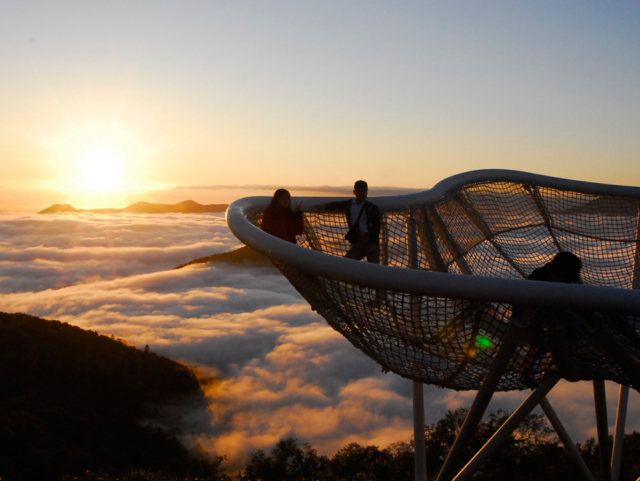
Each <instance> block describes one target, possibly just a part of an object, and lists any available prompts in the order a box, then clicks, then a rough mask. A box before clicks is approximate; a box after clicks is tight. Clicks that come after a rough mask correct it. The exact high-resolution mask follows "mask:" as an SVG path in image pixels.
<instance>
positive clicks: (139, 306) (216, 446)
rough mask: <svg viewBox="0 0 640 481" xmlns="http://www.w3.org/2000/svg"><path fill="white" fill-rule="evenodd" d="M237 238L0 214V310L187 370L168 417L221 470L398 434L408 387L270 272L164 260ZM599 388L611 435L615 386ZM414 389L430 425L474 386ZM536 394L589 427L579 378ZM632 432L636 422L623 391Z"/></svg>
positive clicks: (192, 225)
mask: <svg viewBox="0 0 640 481" xmlns="http://www.w3.org/2000/svg"><path fill="white" fill-rule="evenodd" d="M239 246H240V243H239V242H238V241H237V240H236V239H235V237H234V236H233V235H232V234H231V232H230V231H229V229H228V228H227V227H226V224H225V221H224V215H223V214H199V215H196V214H193V215H172V214H167V215H143V214H118V215H116V214H112V215H108V214H104V215H101V214H91V213H86V214H56V215H35V214H22V213H0V306H2V310H3V311H6V312H24V313H27V314H31V315H35V316H39V317H43V318H46V319H56V320H60V321H63V322H68V323H70V324H72V325H76V326H79V327H81V328H83V329H91V330H93V331H96V332H98V333H100V334H104V335H107V336H115V337H116V338H119V339H123V340H125V341H126V342H127V343H129V344H131V345H135V346H136V347H138V348H140V349H143V348H144V346H145V345H149V347H150V349H151V350H152V351H154V352H156V353H159V354H162V355H165V356H168V357H170V358H172V359H176V360H180V361H181V362H184V363H186V364H188V365H191V366H194V368H195V369H197V372H198V375H199V376H200V378H201V380H202V386H203V389H204V390H205V392H206V395H207V399H208V406H207V407H206V408H203V407H202V406H199V407H198V408H195V407H191V408H189V409H187V410H185V411H181V412H179V413H177V415H176V416H174V417H173V418H172V419H173V421H174V422H178V424H177V426H178V427H179V428H180V429H181V430H182V432H183V433H184V436H183V441H184V442H185V443H186V444H187V445H189V446H196V444H198V443H199V444H200V445H201V446H202V447H203V448H205V449H206V450H208V451H209V452H210V453H212V454H217V455H226V456H227V458H228V460H227V461H226V463H225V467H226V468H228V469H229V470H232V471H233V470H236V469H241V468H243V467H244V466H246V463H247V462H248V455H249V453H250V452H252V451H255V450H256V449H264V450H266V451H267V452H269V450H270V449H271V448H272V447H273V445H274V444H275V443H276V442H277V441H279V440H280V439H283V438H288V437H296V438H297V439H298V440H299V442H300V443H303V442H308V443H311V444H312V445H313V446H315V447H316V448H317V449H318V451H319V452H320V453H321V454H326V455H329V456H332V455H333V454H335V452H336V451H337V450H338V449H340V448H341V447H343V446H345V445H346V444H348V443H351V442H358V443H360V444H361V445H376V446H378V447H380V448H383V447H386V446H388V445H389V444H391V443H394V442H397V441H409V440H410V439H411V438H412V435H413V421H412V392H411V382H410V381H408V380H406V379H403V378H401V377H399V376H397V375H395V374H393V373H384V372H382V369H381V368H380V366H378V365H377V364H376V363H375V362H374V361H373V360H371V359H369V358H368V357H367V356H366V355H364V354H363V353H361V352H360V351H358V350H357V349H356V348H354V347H353V346H352V345H351V344H350V343H349V342H348V341H347V340H346V339H345V338H343V337H342V336H341V335H340V334H338V333H337V332H336V331H334V330H332V329H331V327H330V326H329V325H328V324H327V323H326V322H325V321H324V320H323V319H322V318H321V317H320V316H319V315H318V314H316V313H315V312H313V311H312V310H311V309H310V307H309V305H308V304H307V303H306V301H305V300H304V299H303V298H302V297H301V296H300V295H299V294H298V293H297V292H296V291H295V289H294V288H293V287H292V286H291V285H290V284H289V282H288V281H287V280H286V279H285V278H284V277H283V276H282V275H280V273H279V272H278V271H277V270H276V269H275V268H272V267H270V266H267V267H264V266H263V267H257V266H242V265H228V264H214V265H211V264H209V265H202V264H201V265H194V266H190V267H186V268H183V269H178V270H174V269H173V268H174V267H176V266H178V265H182V264H184V263H186V262H189V261H190V260H193V259H196V258H199V257H203V256H207V255H211V254H213V253H218V252H226V251H229V250H232V249H234V248H236V247H239ZM607 389H608V390H607V399H608V402H609V424H610V432H611V433H613V425H614V422H615V407H616V400H617V386H615V385H614V384H612V383H607ZM526 395H527V393H526V392H515V393H502V394H498V395H496V396H495V397H494V399H493V400H492V402H491V404H490V407H489V410H490V411H494V410H496V409H499V408H502V409H507V410H513V409H515V408H516V407H517V406H518V405H519V403H520V402H521V401H522V400H523V399H524V397H525V396H526ZM424 396H425V418H426V423H427V424H431V423H435V422H437V421H438V420H439V419H440V418H442V417H443V416H444V414H445V413H446V412H447V410H454V409H457V408H459V407H468V406H469V405H470V404H471V401H472V399H473V397H474V396H475V392H474V391H471V392H456V391H452V390H448V389H438V388H435V387H433V386H425V394H424ZM548 398H549V401H550V402H551V404H552V405H553V407H554V409H555V410H556V411H557V412H558V415H559V416H560V419H561V420H562V422H563V423H564V424H565V426H566V427H567V429H568V430H569V432H570V434H571V436H572V438H573V440H574V442H584V441H585V440H586V439H587V438H588V437H595V436H596V422H595V413H594V404H593V388H592V385H591V383H589V382H579V383H567V382H560V383H559V384H558V385H557V386H556V387H555V388H554V389H553V391H552V392H551V393H550V395H549V396H548ZM174 414H176V413H174ZM176 420H179V421H176ZM172 426H173V427H175V426H176V425H172ZM633 430H637V431H640V395H638V393H637V392H635V391H631V393H630V398H629V411H628V416H627V432H631V431H633Z"/></svg>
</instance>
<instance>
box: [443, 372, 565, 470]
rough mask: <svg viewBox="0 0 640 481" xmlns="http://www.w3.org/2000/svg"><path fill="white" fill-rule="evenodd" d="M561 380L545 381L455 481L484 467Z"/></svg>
mask: <svg viewBox="0 0 640 481" xmlns="http://www.w3.org/2000/svg"><path fill="white" fill-rule="evenodd" d="M559 380H560V376H553V377H549V378H548V379H545V380H544V381H543V382H542V383H540V386H538V387H537V388H536V390H535V391H533V392H532V393H531V394H529V397H527V399H525V400H524V402H523V403H522V404H520V406H519V407H518V409H516V410H515V411H514V412H513V414H512V415H511V416H509V419H507V420H506V421H505V423H504V424H503V425H502V426H500V429H498V430H497V431H496V432H495V434H494V435H493V436H491V439H489V441H487V442H486V444H485V445H484V446H483V447H482V449H481V450H480V451H478V453H477V454H476V455H475V456H474V457H473V459H472V460H471V461H469V462H468V463H467V465H466V466H465V467H464V468H463V469H462V471H460V473H459V474H458V475H457V476H456V477H455V478H454V481H467V480H469V479H471V478H472V477H473V475H474V474H475V472H476V471H477V470H478V469H480V467H482V465H483V464H484V463H485V462H486V461H487V459H489V457H490V456H491V455H493V454H494V453H495V452H496V451H497V450H498V449H500V447H501V446H502V445H503V444H504V442H505V441H506V440H507V439H509V436H511V434H513V432H514V431H515V430H516V429H517V427H518V426H519V425H520V424H521V423H522V421H524V419H525V418H526V417H527V416H528V415H529V414H530V413H531V411H533V409H534V408H535V407H536V406H537V405H538V403H539V402H540V400H541V399H544V397H545V396H546V395H547V394H548V393H549V391H551V389H552V388H553V387H554V386H555V385H556V383H557V382H558V381H559Z"/></svg>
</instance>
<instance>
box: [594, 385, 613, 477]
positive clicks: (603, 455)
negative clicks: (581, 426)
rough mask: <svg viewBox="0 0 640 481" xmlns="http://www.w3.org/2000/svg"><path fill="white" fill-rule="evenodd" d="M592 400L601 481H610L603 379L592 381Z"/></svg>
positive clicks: (605, 398) (607, 423) (607, 425)
mask: <svg viewBox="0 0 640 481" xmlns="http://www.w3.org/2000/svg"><path fill="white" fill-rule="evenodd" d="M593 398H594V401H595V405H596V424H597V426H598V445H599V447H600V470H601V472H602V475H601V479H602V481H611V461H610V460H611V458H610V455H609V422H608V421H607V395H606V393H605V389H604V380H603V379H594V380H593Z"/></svg>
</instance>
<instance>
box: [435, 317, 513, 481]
mask: <svg viewBox="0 0 640 481" xmlns="http://www.w3.org/2000/svg"><path fill="white" fill-rule="evenodd" d="M521 333H522V329H520V328H519V327H516V326H515V325H514V324H509V327H507V331H506V332H505V334H504V337H503V338H502V342H501V344H500V348H499V349H498V352H497V354H496V357H495V358H494V359H493V362H492V363H491V366H490V367H489V369H488V371H487V375H486V376H485V378H484V381H483V382H482V386H480V389H478V394H476V398H475V399H474V401H473V404H472V405H471V408H470V409H469V412H468V413H467V417H466V418H465V420H464V423H463V424H462V427H461V428H460V432H459V433H458V436H457V437H456V440H455V442H454V443H453V446H451V450H450V451H449V455H448V456H447V459H446V460H445V462H444V465H443V466H442V470H441V471H440V474H439V475H438V481H449V480H450V479H452V478H453V474H454V473H453V469H454V466H455V464H456V463H457V462H458V460H459V457H460V455H461V454H462V453H463V451H464V449H465V448H466V446H467V443H468V442H469V440H470V439H471V436H472V435H473V431H475V429H476V427H477V426H478V423H479V422H480V420H481V419H482V416H483V415H484V412H485V411H486V410H487V406H488V405H489V402H490V401H491V398H492V397H493V393H494V392H495V390H496V388H497V387H498V383H499V382H500V378H501V377H502V374H503V373H504V371H505V370H506V369H507V364H508V363H509V359H511V355H512V354H513V351H514V350H515V348H516V346H517V345H518V340H519V339H520V335H521Z"/></svg>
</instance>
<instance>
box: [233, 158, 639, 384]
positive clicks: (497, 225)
mask: <svg viewBox="0 0 640 481" xmlns="http://www.w3.org/2000/svg"><path fill="white" fill-rule="evenodd" d="M295 200H296V201H300V200H302V201H303V210H304V214H305V229H304V233H303V235H302V236H300V238H299V239H298V245H293V244H290V243H288V242H285V241H283V240H280V239H277V238H275V237H273V236H271V235H269V234H266V233H265V232H263V231H262V230H260V228H259V227H258V226H259V223H260V218H261V213H262V212H263V211H264V209H265V208H266V206H267V205H268V203H269V201H270V198H267V197H252V198H246V199H241V200H239V201H236V202H234V203H233V204H232V205H231V206H230V207H229V209H228V211H227V222H228V224H229V227H230V229H231V230H232V232H233V233H234V234H235V235H236V236H237V237H238V238H239V239H240V240H241V241H243V242H244V243H245V244H247V245H249V246H250V247H252V248H254V249H255V250H257V251H259V252H261V253H263V254H265V255H266V256H268V257H270V258H271V259H272V260H273V261H274V263H275V264H276V265H277V266H278V268H280V270H281V271H282V273H283V274H284V275H285V276H287V278H288V279H289V280H290V281H291V283H292V284H293V285H294V286H295V287H296V289H297V290H298V291H299V292H300V293H301V294H302V295H303V296H304V297H305V299H307V301H308V302H309V303H310V304H311V306H312V308H313V309H315V310H316V311H318V312H319V313H320V314H321V315H322V316H323V317H325V319H326V320H327V321H328V322H329V324H330V325H331V326H332V327H334V328H335V329H336V330H338V331H339V332H341V333H342V334H343V335H345V337H347V339H349V341H350V342H352V343H353V344H354V345H355V346H356V347H358V348H359V349H361V350H362V351H363V352H365V353H366V354H368V355H369V356H371V357H372V358H374V359H375V360H376V361H377V362H378V363H379V364H381V366H382V367H383V369H386V370H391V371H393V372H396V373H397V374H400V375H401V376H404V377H408V378H411V379H413V380H416V381H421V382H425V383H429V384H435V385H439V386H443V387H449V388H453V389H477V388H478V386H479V385H480V383H481V382H482V379H483V376H484V373H485V371H486V369H487V368H488V366H489V365H490V363H491V360H492V359H493V357H494V356H495V353H496V349H497V346H499V344H500V340H501V339H502V337H503V335H504V333H505V331H506V328H507V326H508V325H509V324H510V322H511V320H512V317H513V311H514V309H513V306H514V305H515V306H521V309H520V310H521V311H524V312H525V317H527V318H528V319H533V320H534V321H533V322H534V324H535V323H536V322H539V323H542V322H543V321H541V320H540V319H541V318H545V317H546V318H549V316H551V317H553V316H556V317H558V316H559V318H560V319H561V320H560V321H559V323H560V324H562V326H561V328H562V329H564V330H565V331H566V332H567V336H568V337H567V342H569V343H570V345H571V357H572V362H573V363H574V364H576V365H577V366H578V367H579V371H580V372H581V373H582V374H581V375H582V376H583V378H584V379H591V378H603V379H610V380H614V381H616V382H618V383H620V384H625V385H630V384H631V385H634V387H640V386H635V383H634V382H633V374H631V375H630V374H629V371H630V368H629V366H630V365H631V367H632V368H634V369H635V367H634V366H632V365H633V364H634V363H635V362H636V361H637V360H638V359H639V358H640V343H639V342H638V339H639V337H638V336H639V334H640V292H638V290H637V289H638V287H639V286H640V262H639V261H640V250H639V249H638V231H639V229H640V222H639V207H640V188H635V187H622V186H611V185H604V184H594V183H586V182H578V181H571V180H564V179H556V178H552V177H546V176H540V175H534V174H528V173H524V172H515V171H503V170H482V171H474V172H468V173H465V174H460V175H456V176H454V177H450V178H448V179H446V180H444V181H442V182H440V183H438V184H437V185H436V186H435V187H433V188H432V189H431V190H429V191H426V192H423V193H419V194H411V195H405V196H391V197H377V198H371V199H370V200H371V201H373V202H374V203H376V204H377V205H378V206H379V208H380V211H381V215H382V226H383V229H382V231H383V232H382V236H381V264H380V265H375V264H370V263H366V262H357V261H353V260H350V259H345V258H343V257H342V256H343V255H344V253H345V252H346V250H347V248H348V245H347V242H346V241H345V240H344V234H345V233H346V230H347V225H346V220H345V219H344V215H341V214H337V213H332V212H325V211H323V210H321V209H317V208H316V206H318V205H320V204H324V203H326V202H328V201H329V200H331V201H333V200H336V198H320V197H305V198H296V199H295ZM559 251H571V252H574V253H575V254H577V255H578V256H579V257H580V258H581V259H582V261H583V265H584V267H583V282H584V284H583V285H568V284H556V283H545V282H532V281H524V280H523V279H524V278H526V276H527V275H528V274H530V273H531V272H532V271H533V269H535V268H537V267H540V266H541V265H544V264H545V263H546V262H548V261H549V260H550V259H551V258H552V257H553V255H554V254H555V253H557V252H559ZM536 319H538V321H536ZM524 324H526V325H527V326H529V324H531V322H530V321H526V322H524ZM524 324H523V325H524ZM540 326H541V327H540V328H536V327H535V326H534V327H528V329H529V332H525V335H523V336H522V339H521V340H520V342H519V345H518V349H517V350H516V354H515V355H514V356H513V358H512V359H511V361H510V365H509V368H508V370H507V372H506V374H505V375H504V376H503V378H502V380H501V381H500V385H499V387H498V389H499V390H512V389H524V388H528V387H532V386H535V385H537V384H538V383H539V382H540V380H541V379H542V377H544V376H545V374H546V373H548V372H550V371H553V370H554V369H555V363H554V359H553V356H552V355H551V350H550V347H549V342H548V339H547V338H546V337H545V335H544V332H543V331H544V330H543V327H542V324H540ZM547 327H548V326H547ZM538 331H540V332H542V334H540V332H538ZM602 339H606V340H607V342H605V343H604V344H605V345H601V344H602V341H601V340H602ZM612 346H614V347H615V348H616V350H619V351H620V352H623V353H624V356H623V358H620V356H618V355H616V353H612V352H611V349H612ZM630 363H631V364H630ZM632 370H633V369H632Z"/></svg>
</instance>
